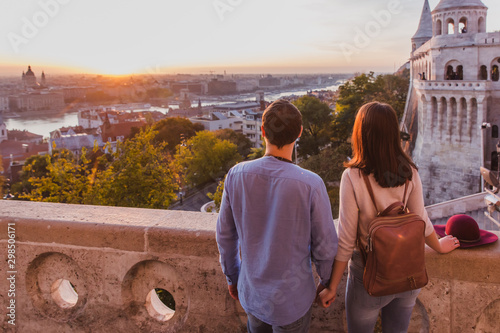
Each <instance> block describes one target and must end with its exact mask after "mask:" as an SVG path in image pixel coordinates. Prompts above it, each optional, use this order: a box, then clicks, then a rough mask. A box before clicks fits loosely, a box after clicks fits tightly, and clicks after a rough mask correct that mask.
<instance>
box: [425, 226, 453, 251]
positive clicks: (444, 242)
mask: <svg viewBox="0 0 500 333" xmlns="http://www.w3.org/2000/svg"><path fill="white" fill-rule="evenodd" d="M425 244H427V245H429V247H430V248H431V249H433V250H434V251H436V252H437V253H441V254H445V253H449V252H451V251H453V250H455V249H456V248H458V247H460V241H459V240H458V239H457V237H453V236H445V237H443V238H440V239H438V238H437V234H436V232H435V231H434V232H433V233H432V234H431V235H430V236H428V237H425Z"/></svg>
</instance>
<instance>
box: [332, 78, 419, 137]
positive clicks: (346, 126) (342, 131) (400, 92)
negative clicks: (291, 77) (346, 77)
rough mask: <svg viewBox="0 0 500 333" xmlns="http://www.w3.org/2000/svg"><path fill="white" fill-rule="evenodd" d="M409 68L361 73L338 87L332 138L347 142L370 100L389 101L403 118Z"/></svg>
mask: <svg viewBox="0 0 500 333" xmlns="http://www.w3.org/2000/svg"><path fill="white" fill-rule="evenodd" d="M409 82H410V78H409V71H407V70H406V71H404V72H403V73H401V74H387V75H378V76H375V73H373V72H370V73H368V74H361V75H358V76H356V77H355V78H354V79H352V80H350V81H348V82H347V83H345V84H344V85H342V86H340V87H339V90H338V99H337V101H336V102H337V105H336V108H335V115H334V118H333V132H332V138H333V140H334V141H340V142H346V141H347V140H348V139H349V137H350V136H351V133H352V128H353V126H354V119H355V117H356V113H357V112H358V110H359V108H360V107H361V106H362V105H363V104H365V103H369V102H373V101H379V102H382V103H387V104H390V105H391V106H392V107H393V108H394V109H395V110H396V113H397V114H398V117H399V118H401V117H402V115H403V112H404V107H405V103H406V96H407V95H408V88H409Z"/></svg>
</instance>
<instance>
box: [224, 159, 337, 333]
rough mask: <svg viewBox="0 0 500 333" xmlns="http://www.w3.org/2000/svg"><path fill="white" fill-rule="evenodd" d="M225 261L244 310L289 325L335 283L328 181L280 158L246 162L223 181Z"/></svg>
mask: <svg viewBox="0 0 500 333" xmlns="http://www.w3.org/2000/svg"><path fill="white" fill-rule="evenodd" d="M217 243H218V246H219V252H220V263H221V266H222V270H223V272H224V274H225V275H226V277H227V281H228V284H230V285H232V284H237V285H238V296H239V299H240V303H241V306H242V307H243V309H245V311H246V312H247V313H251V314H252V315H254V316H255V317H257V318H258V319H260V320H262V321H264V322H266V323H268V324H270V325H279V326H281V325H288V324H290V323H292V322H294V321H296V320H298V319H299V318H301V317H302V316H304V315H305V314H306V313H307V311H308V310H309V308H310V307H311V305H312V303H313V301H314V298H315V295H316V287H315V283H314V277H313V274H312V267H311V259H312V261H313V262H314V264H315V266H316V271H317V272H318V274H319V276H320V279H321V282H322V283H323V284H324V285H326V284H327V283H328V282H329V279H330V275H331V271H332V264H333V259H334V257H335V254H336V252H337V244H338V240H337V233H336V231H335V226H334V223H333V218H332V212H331V206H330V201H329V198H328V194H327V192H326V188H325V184H324V183H323V180H322V179H321V178H320V177H319V176H318V175H316V174H315V173H313V172H310V171H307V170H304V169H302V168H300V167H298V166H296V165H294V164H291V163H287V162H283V161H280V160H278V159H276V158H274V157H270V156H268V157H263V158H261V159H258V160H255V161H251V162H245V163H240V164H238V165H236V166H235V167H233V168H232V169H231V170H230V171H229V173H228V175H227V177H226V181H225V186H224V193H223V196H222V203H221V207H220V213H219V218H218V220H217Z"/></svg>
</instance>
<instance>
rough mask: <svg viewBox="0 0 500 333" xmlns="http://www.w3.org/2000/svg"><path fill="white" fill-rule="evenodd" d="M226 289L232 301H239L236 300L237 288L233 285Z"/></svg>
mask: <svg viewBox="0 0 500 333" xmlns="http://www.w3.org/2000/svg"><path fill="white" fill-rule="evenodd" d="M227 287H228V289H229V295H231V297H232V298H233V299H234V300H236V301H239V300H240V299H239V298H238V286H237V285H235V284H233V285H228V286H227Z"/></svg>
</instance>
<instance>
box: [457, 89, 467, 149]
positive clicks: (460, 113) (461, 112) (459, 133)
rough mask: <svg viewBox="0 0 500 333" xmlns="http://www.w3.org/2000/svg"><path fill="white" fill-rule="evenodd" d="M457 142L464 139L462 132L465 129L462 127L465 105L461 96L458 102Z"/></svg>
mask: <svg viewBox="0 0 500 333" xmlns="http://www.w3.org/2000/svg"><path fill="white" fill-rule="evenodd" d="M457 117H458V119H457V142H460V141H462V132H463V129H462V126H463V123H464V117H465V115H464V107H463V104H462V98H460V99H459V100H458V102H457Z"/></svg>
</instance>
